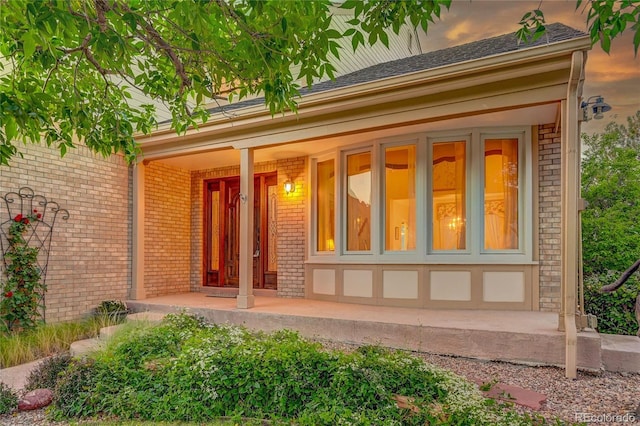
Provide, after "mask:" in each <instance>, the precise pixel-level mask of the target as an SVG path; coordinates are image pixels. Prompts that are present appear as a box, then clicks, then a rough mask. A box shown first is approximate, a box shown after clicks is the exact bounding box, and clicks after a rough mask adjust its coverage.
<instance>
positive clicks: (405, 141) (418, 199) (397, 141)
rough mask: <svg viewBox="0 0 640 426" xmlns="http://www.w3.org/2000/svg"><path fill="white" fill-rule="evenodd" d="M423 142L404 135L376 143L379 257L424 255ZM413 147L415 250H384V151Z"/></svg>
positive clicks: (414, 137)
mask: <svg viewBox="0 0 640 426" xmlns="http://www.w3.org/2000/svg"><path fill="white" fill-rule="evenodd" d="M422 142H423V140H422V138H420V137H419V136H418V135H406V136H402V137H396V138H389V139H383V140H380V141H378V147H377V151H378V152H379V154H380V155H379V157H380V161H379V164H378V169H379V171H380V182H378V187H379V188H378V192H379V200H380V202H381V204H380V206H379V210H380V219H379V220H378V224H379V226H377V227H376V228H377V229H378V240H379V245H380V253H379V254H380V255H381V256H384V257H388V258H394V257H400V258H407V257H410V258H414V257H416V256H417V255H418V254H420V253H424V250H423V248H422V241H421V238H420V237H421V235H422V233H423V232H424V229H423V228H424V226H423V224H424V212H423V211H422V210H423V209H421V208H420V206H422V205H423V198H424V195H423V194H424V185H423V184H422V182H423V179H422V175H423V174H424V173H423V169H424V166H423V165H422V163H421V162H422V161H423V157H424V155H423V151H424V149H421V148H423V146H424V143H422ZM408 145H414V146H415V148H416V172H415V180H416V181H415V184H414V185H415V192H416V193H415V209H416V211H415V213H414V214H415V218H416V229H415V239H416V248H415V249H413V250H404V251H402V250H387V249H386V243H385V239H386V225H387V215H386V208H385V205H386V185H387V182H386V172H385V169H386V165H385V158H386V149H387V148H395V147H399V146H408Z"/></svg>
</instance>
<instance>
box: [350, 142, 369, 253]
mask: <svg viewBox="0 0 640 426" xmlns="http://www.w3.org/2000/svg"><path fill="white" fill-rule="evenodd" d="M346 225H347V250H348V251H365V250H370V249H371V153H370V152H363V153H360V154H352V155H347V223H346Z"/></svg>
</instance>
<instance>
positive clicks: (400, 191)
mask: <svg viewBox="0 0 640 426" xmlns="http://www.w3.org/2000/svg"><path fill="white" fill-rule="evenodd" d="M384 166H385V218H386V221H387V223H386V225H385V233H386V236H385V248H386V250H415V248H416V231H415V230H416V147H415V145H407V146H398V147H393V148H387V149H385V152H384Z"/></svg>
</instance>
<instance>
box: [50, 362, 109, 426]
mask: <svg viewBox="0 0 640 426" xmlns="http://www.w3.org/2000/svg"><path fill="white" fill-rule="evenodd" d="M96 379H97V374H96V367H95V362H94V361H93V360H86V359H81V360H73V361H72V362H71V364H70V365H69V367H68V368H67V370H66V372H65V374H64V375H63V376H62V377H60V379H59V380H58V381H57V383H56V387H55V389H54V391H53V406H54V407H55V410H54V411H53V416H54V418H57V419H60V418H65V417H82V416H91V415H95V414H96V413H99V412H100V411H99V407H96V404H94V402H97V401H96V400H95V397H94V395H95V394H96V392H95V391H94V389H95V387H96V384H97V382H96Z"/></svg>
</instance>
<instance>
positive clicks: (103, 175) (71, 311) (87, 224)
mask: <svg viewBox="0 0 640 426" xmlns="http://www.w3.org/2000/svg"><path fill="white" fill-rule="evenodd" d="M19 148H20V150H21V152H23V154H24V158H15V159H14V160H12V161H11V165H10V166H5V165H2V166H0V194H1V195H4V194H6V193H7V192H9V191H18V190H19V188H21V187H23V186H28V187H30V188H32V189H33V190H34V191H35V193H36V194H40V195H43V196H45V197H46V198H47V200H48V201H55V202H57V203H58V204H59V205H60V207H61V208H64V209H67V210H68V211H69V219H68V220H67V221H64V220H58V221H57V222H56V225H55V228H54V233H53V238H52V244H51V254H50V256H49V268H48V273H47V286H48V291H47V294H46V305H47V311H46V315H47V321H49V322H57V321H63V320H71V319H77V318H79V317H81V316H82V315H84V314H86V313H88V311H89V310H90V309H92V308H93V307H95V306H96V305H97V304H98V303H100V301H102V300H105V299H126V298H127V295H128V289H129V287H130V285H131V281H130V277H131V246H130V240H131V239H130V235H131V214H132V210H131V206H132V203H131V193H132V192H131V182H132V179H131V169H130V168H129V167H128V166H127V164H126V163H125V161H124V160H123V159H122V157H120V156H115V155H114V156H111V157H110V158H106V159H105V158H104V157H102V156H99V155H95V154H93V153H92V152H90V150H89V149H87V148H86V147H83V146H78V148H77V149H73V150H70V151H69V152H68V153H67V154H66V155H65V157H64V158H60V153H59V151H57V150H56V149H51V148H48V147H46V146H45V145H32V144H29V145H27V146H20V147H19ZM1 207H2V208H0V222H4V221H5V220H7V210H6V207H5V206H4V205H3V206H1ZM2 280H4V276H2Z"/></svg>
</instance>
